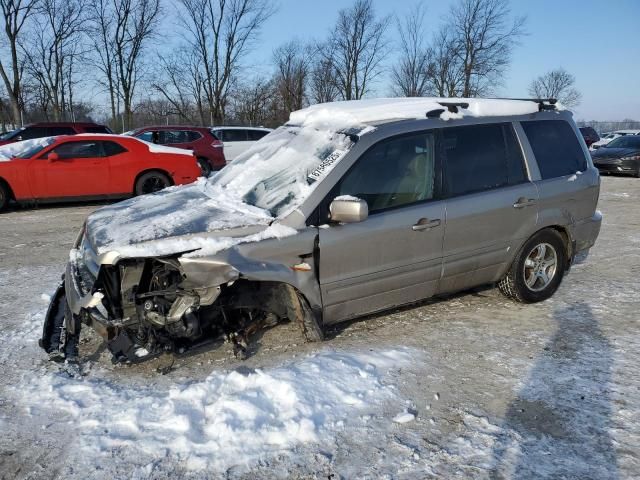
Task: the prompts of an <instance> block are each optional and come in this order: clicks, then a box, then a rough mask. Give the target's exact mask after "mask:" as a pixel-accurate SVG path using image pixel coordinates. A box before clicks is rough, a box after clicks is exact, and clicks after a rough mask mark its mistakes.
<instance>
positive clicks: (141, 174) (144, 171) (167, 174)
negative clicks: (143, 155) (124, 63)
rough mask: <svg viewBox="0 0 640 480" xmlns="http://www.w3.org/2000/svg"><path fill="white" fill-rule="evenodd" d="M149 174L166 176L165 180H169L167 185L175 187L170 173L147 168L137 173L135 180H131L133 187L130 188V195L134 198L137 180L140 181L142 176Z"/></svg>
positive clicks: (162, 169) (160, 169)
mask: <svg viewBox="0 0 640 480" xmlns="http://www.w3.org/2000/svg"><path fill="white" fill-rule="evenodd" d="M151 172H158V173H162V174H163V175H166V176H167V178H168V179H169V183H170V184H171V185H175V181H174V180H173V177H172V176H171V173H169V172H168V171H167V170H165V169H164V168H158V167H153V168H147V169H145V170H142V171H141V172H139V173H138V174H137V175H136V178H134V180H133V186H132V188H131V192H132V194H133V195H134V196H135V194H136V185H137V184H138V180H140V177H142V176H143V175H145V174H146V173H151Z"/></svg>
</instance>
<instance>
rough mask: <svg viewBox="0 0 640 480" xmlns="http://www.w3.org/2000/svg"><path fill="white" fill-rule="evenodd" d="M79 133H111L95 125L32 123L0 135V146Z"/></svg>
mask: <svg viewBox="0 0 640 480" xmlns="http://www.w3.org/2000/svg"><path fill="white" fill-rule="evenodd" d="M79 133H112V132H111V130H109V127H105V126H104V125H98V124H97V123H89V122H84V123H79V122H41V123H32V124H31V125H27V126H26V127H22V128H18V129H16V130H13V131H11V132H7V133H5V134H3V135H0V145H6V144H8V143H14V142H22V141H24V140H32V139H34V138H44V137H55V136H56V135H77V134H79Z"/></svg>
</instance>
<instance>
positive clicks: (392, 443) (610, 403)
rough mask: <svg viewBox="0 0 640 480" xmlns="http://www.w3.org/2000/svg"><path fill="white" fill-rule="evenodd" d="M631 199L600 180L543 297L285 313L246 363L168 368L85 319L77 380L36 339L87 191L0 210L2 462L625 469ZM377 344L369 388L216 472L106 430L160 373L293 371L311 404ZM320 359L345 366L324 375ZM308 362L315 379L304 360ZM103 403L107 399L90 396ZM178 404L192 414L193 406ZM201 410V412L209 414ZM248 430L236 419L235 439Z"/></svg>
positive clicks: (638, 341)
mask: <svg viewBox="0 0 640 480" xmlns="http://www.w3.org/2000/svg"><path fill="white" fill-rule="evenodd" d="M639 201H640V181H638V180H636V179H630V178H618V177H605V178H603V187H602V193H601V198H600V206H599V208H600V209H601V210H602V212H603V214H604V223H603V226H602V232H601V234H600V238H599V239H598V242H597V244H596V246H595V247H594V248H593V249H592V251H591V255H590V256H589V258H588V260H587V261H586V262H585V263H583V264H580V265H576V266H575V267H574V268H573V269H572V271H571V273H570V274H569V276H567V277H566V278H565V280H564V282H563V284H562V285H561V287H560V289H559V291H558V292H557V294H556V295H555V296H554V297H553V298H552V299H550V300H548V301H546V302H543V303H541V304H536V305H519V304H515V303H512V302H511V301H509V300H507V299H505V298H504V297H502V296H501V295H500V294H499V293H498V292H497V290H494V289H490V288H487V289H477V290H474V291H471V292H464V293H462V294H459V295H455V296H452V297H448V298H444V299H437V300H432V301H429V302H426V303H424V304H422V305H420V306H417V307H413V308H404V309H400V310H398V311H394V312H391V313H388V314H384V315H378V316H373V317H369V318H366V319H363V320H360V321H356V322H352V323H349V324H346V325H344V326H342V327H341V328H340V329H338V330H334V331H332V332H330V334H329V339H328V340H327V341H326V342H323V343H321V344H304V343H303V342H302V339H301V336H300V334H299V332H297V330H296V329H295V328H294V327H293V326H291V325H281V326H278V327H276V328H274V329H271V330H269V331H267V332H265V333H264V334H263V335H262V336H261V337H260V338H259V339H257V341H256V342H255V344H254V345H253V346H252V353H253V355H252V356H251V357H250V358H249V359H248V360H246V361H244V362H239V361H237V360H235V359H233V357H232V355H231V353H230V348H229V346H228V345H221V346H219V347H218V348H213V349H208V350H205V351H202V352H197V353H196V354H195V355H191V356H189V357H184V358H180V359H178V360H177V361H176V363H175V365H174V369H173V371H172V372H171V373H170V374H168V375H166V376H161V375H159V374H157V373H156V368H157V367H158V366H161V365H164V364H166V363H167V362H168V359H167V358H160V359H156V360H153V361H150V362H147V363H145V364H141V365H134V366H113V365H111V363H110V362H109V357H108V355H107V354H106V353H105V352H104V347H103V346H102V345H101V343H100V342H99V341H98V339H97V338H96V337H95V336H93V335H91V334H89V333H88V332H87V333H86V334H85V335H84V338H83V339H82V344H81V354H82V356H83V358H85V359H86V367H85V368H86V371H87V375H86V376H85V377H84V378H83V379H81V380H77V379H66V377H64V375H62V374H60V373H59V372H58V367H56V365H53V364H50V363H49V362H47V361H46V359H45V356H44V354H43V352H42V351H41V350H39V348H38V347H37V339H38V337H39V334H40V328H41V324H42V318H43V314H44V310H45V309H46V306H47V298H48V295H51V294H52V293H53V290H54V288H55V285H56V282H57V281H58V279H59V277H60V273H61V272H62V269H63V266H64V263H65V259H66V258H67V253H68V250H69V248H70V246H71V243H72V241H73V239H74V237H75V235H76V232H77V230H78V229H79V227H80V225H81V223H82V221H83V219H84V217H85V216H86V215H87V214H88V213H90V212H91V211H92V210H93V209H95V208H96V206H95V205H93V206H71V207H57V208H42V209H37V210H30V209H16V210H14V211H10V212H8V213H4V214H2V215H0V232H2V234H1V235H0V325H2V330H1V332H0V345H2V346H1V347H0V372H1V375H0V432H2V435H0V478H2V479H4V478H6V479H13V478H30V479H31V478H79V479H80V478H82V479H84V478H219V477H223V478H256V477H259V478H263V477H264V478H354V477H356V478H581V479H584V478H594V479H605V478H637V475H638V472H640V422H639V421H638V418H640V417H639V413H640V411H639V410H640V332H639V329H638V321H639V319H640V314H639V313H638V312H639V311H640V300H639V299H638V292H639V291H640V288H639V287H640V280H639V278H640V210H639V209H638V204H639ZM376 352H402V354H401V357H402V358H403V360H402V361H400V360H398V362H397V364H395V365H393V366H391V367H389V366H388V365H387V366H385V367H384V368H382V367H380V368H379V373H377V374H376V375H373V376H372V378H373V379H374V380H373V382H374V383H372V384H371V385H372V386H371V391H374V393H375V392H378V393H376V394H375V395H369V396H366V395H367V392H365V398H367V399H371V400H370V401H368V402H366V401H365V402H362V403H363V404H362V405H360V406H346V407H345V406H344V405H342V406H340V408H336V409H334V410H335V411H334V412H333V414H332V415H333V416H331V415H329V414H327V416H326V417H323V418H324V421H323V420H322V419H321V418H320V417H319V416H318V415H316V414H315V413H314V414H313V415H312V417H310V418H313V419H315V421H316V425H319V426H318V427H317V428H318V429H320V430H319V432H318V436H317V438H316V439H315V440H314V439H310V440H308V441H302V440H301V441H296V442H292V441H289V442H288V443H287V442H285V443H284V444H283V446H282V447H281V448H275V449H274V448H265V449H264V450H263V451H258V452H257V453H256V451H255V448H254V449H253V450H248V449H244V450H243V447H242V444H238V446H236V447H234V448H236V450H234V451H233V453H234V454H238V458H237V461H236V462H233V461H231V463H229V461H226V464H225V466H224V468H223V469H222V470H220V469H216V468H214V466H213V464H212V463H207V462H206V461H205V462H204V463H203V464H202V463H201V464H194V463H193V462H192V461H190V457H189V455H188V454H186V455H185V450H184V448H183V449H181V447H180V442H178V441H177V439H178V438H180V439H183V437H182V436H180V437H176V441H172V440H170V439H169V440H166V441H165V442H164V443H162V442H158V438H159V437H157V436H155V437H154V435H155V433H154V431H153V428H151V427H150V426H147V428H146V430H145V429H142V430H140V429H139V430H136V432H135V433H134V434H128V435H127V436H117V435H115V434H114V433H113V432H110V429H109V428H104V427H105V425H109V422H115V419H116V417H117V416H118V413H119V412H122V413H123V414H127V412H129V413H130V411H129V410H128V409H129V407H130V404H131V403H138V404H140V405H141V406H140V408H138V410H135V411H136V412H141V411H142V410H143V409H144V408H146V407H145V405H146V404H145V403H144V399H145V398H146V397H145V396H149V395H151V396H154V398H155V397H157V398H158V399H160V401H161V400H162V399H163V398H164V397H163V395H164V394H165V392H167V391H172V389H176V388H177V389H178V390H180V391H185V390H186V389H188V388H191V387H194V388H196V387H198V388H199V387H200V386H203V385H205V386H207V388H209V390H207V392H208V395H213V396H215V395H217V394H218V393H217V390H215V389H212V387H211V385H213V384H215V382H213V380H212V378H213V379H214V380H215V381H218V380H219V378H222V377H221V375H226V374H228V373H229V372H241V373H242V372H245V373H244V374H246V375H247V378H254V377H252V376H251V375H254V373H251V372H256V370H254V369H260V372H264V373H263V374H264V375H267V377H268V378H274V379H279V380H278V381H281V380H282V381H283V382H285V380H286V379H288V378H290V377H291V378H294V379H295V378H296V375H293V376H291V375H290V372H292V371H296V372H297V375H298V377H297V378H298V379H299V381H300V385H302V386H303V387H304V388H305V389H307V390H308V391H307V394H306V396H305V397H304V398H305V401H307V402H308V404H309V405H313V404H314V403H317V404H322V402H324V401H326V402H329V403H330V402H332V401H334V400H336V399H340V398H342V397H344V396H345V395H346V393H345V392H348V390H349V378H348V375H351V374H354V373H353V372H360V375H361V376H362V375H363V374H362V371H361V370H358V368H359V367H357V368H356V367H354V368H356V369H355V370H353V372H352V370H349V369H348V368H347V367H345V368H344V369H343V370H340V368H338V367H336V365H338V366H339V365H347V366H349V365H356V366H357V365H358V364H357V363H353V362H351V360H350V359H361V358H363V357H362V356H363V355H365V354H369V355H375V354H376ZM372 358H374V357H372ZM375 358H377V357H375ZM394 358H396V357H394ZM397 358H400V357H397ZM336 359H338V360H337V363H336ZM375 361H376V360H375V359H374V360H371V362H372V363H374V364H375ZM350 362H351V363H350ZM296 365H301V366H303V365H306V366H307V367H308V368H307V367H305V368H301V369H300V370H295V368H296ZM323 365H328V366H331V368H334V370H331V371H335V372H338V373H337V374H336V375H338V376H341V377H345V376H347V378H339V379H337V378H335V379H332V378H331V376H330V375H327V374H325V375H322V369H323V368H324V367H323ZM312 367H313V368H312ZM372 368H373V367H372ZM314 369H315V370H314ZM318 369H319V370H320V371H319V373H318V379H319V380H318V382H316V383H318V384H319V387H320V388H318V389H317V391H316V390H313V388H312V387H313V384H314V382H313V380H314V379H313V376H312V374H310V373H309V371H317V370H318ZM327 371H329V370H327ZM246 372H250V373H246ZM283 372H284V373H283ZM340 372H344V373H340ZM355 375H357V373H355ZM365 376H366V375H365ZM283 379H284V380H283ZM212 382H213V383H212ZM294 383H295V382H294ZM353 383H354V385H355V384H356V383H357V384H358V385H360V386H362V385H363V383H362V381H361V380H358V381H357V382H356V380H355V378H354V382H353ZM285 384H286V382H285V383H283V385H285ZM216 385H217V384H216ZM286 385H288V384H286ZM286 385H285V386H286ZM365 385H366V384H365ZM294 386H295V385H294ZM220 388H222V387H220ZM359 388H360V387H359ZM365 389H366V387H365ZM60 392H66V393H65V395H66V397H65V401H66V403H64V402H62V403H61V400H60V395H61V393H60ZM73 392H76V393H75V396H74V393H73ZM105 392H106V393H105ZM136 392H138V395H137V396H136ZM140 392H142V393H140ZM336 392H338V393H336ZM302 393H303V392H298V394H300V395H301V394H302ZM241 394H242V391H241V390H238V391H232V392H231V393H230V394H229V395H230V396H228V397H225V398H226V399H227V400H229V399H231V400H233V399H236V400H237V399H238V398H239V395H241ZM85 396H86V398H87V400H86V402H85V401H83V397H85ZM119 396H122V397H123V398H119ZM301 398H302V397H301ZM70 399H71V400H70ZM88 399H93V403H91V402H90V401H89V400H88ZM69 401H73V402H74V408H73V409H70V408H68V404H69ZM96 402H97V403H96ZM100 402H103V405H104V410H105V412H106V413H104V414H101V413H100V411H96V405H98V407H101V405H100ZM338 403H339V402H338ZM349 405H351V404H349ZM354 405H355V404H354ZM63 406H66V407H65V408H62V407H63ZM152 407H153V408H155V406H154V405H152V406H151V407H149V408H152ZM109 409H111V410H109ZM403 412H404V413H405V415H400V416H399V417H398V415H399V414H402V413H403ZM276 413H278V412H276ZM407 413H408V415H406V414H407ZM187 416H188V417H189V418H190V421H191V422H192V423H193V422H194V415H193V414H191V416H189V415H187ZM204 418H205V419H206V418H207V417H204ZM327 419H329V420H331V421H328V420H327ZM394 419H395V421H394ZM133 421H134V422H135V419H133ZM200 422H201V424H200V425H199V426H198V425H196V426H197V427H198V428H200V429H202V428H206V425H204V424H202V423H205V424H206V422H207V420H202V419H201V420H200ZM196 423H197V422H196ZM183 433H184V432H183ZM187 433H189V434H192V433H193V431H191V430H188V431H187ZM251 433H252V432H251V431H250V429H249V430H246V429H245V430H243V429H242V428H241V427H240V426H239V427H237V434H238V436H239V438H240V439H241V440H242V439H246V440H247V441H248V440H249V439H250V435H251ZM242 435H244V437H243V436H242ZM151 437H153V439H154V440H155V443H150V442H149V441H148V440H149V438H151ZM163 438H164V437H163ZM296 438H298V437H296ZM300 438H301V437H300ZM107 440H108V441H107ZM191 441H192V442H195V443H190V444H189V445H191V446H193V445H195V444H197V442H198V441H199V440H198V439H196V440H193V439H192V440H191ZM254 443H255V442H254ZM96 445H99V447H100V448H98V447H97V446H96ZM149 445H153V446H154V448H156V450H155V451H154V450H150V448H149ZM254 446H255V445H254ZM190 448H191V447H190ZM216 448H220V450H219V454H218V457H219V458H232V457H231V456H230V455H227V454H228V453H229V452H227V451H225V447H224V445H223V446H222V447H216ZM247 448H248V447H247ZM252 448H253V447H252ZM243 454H246V456H244V457H243ZM225 455H227V456H226V457H225Z"/></svg>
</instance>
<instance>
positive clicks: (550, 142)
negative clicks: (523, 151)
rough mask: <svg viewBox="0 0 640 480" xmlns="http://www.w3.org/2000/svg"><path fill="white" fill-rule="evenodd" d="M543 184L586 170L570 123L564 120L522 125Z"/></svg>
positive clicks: (539, 121)
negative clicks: (550, 179)
mask: <svg viewBox="0 0 640 480" xmlns="http://www.w3.org/2000/svg"><path fill="white" fill-rule="evenodd" d="M521 124H522V128H523V129H524V131H525V133H526V135H527V138H528V139H529V143H530V144H531V148H532V150H533V154H534V155H535V157H536V161H537V162H538V168H539V169H540V175H541V176H542V179H543V180H546V179H548V178H555V177H563V176H565V175H571V174H574V173H576V172H582V171H584V170H586V169H587V160H586V158H585V154H584V151H583V150H582V146H581V145H580V142H579V141H578V138H577V137H576V134H575V132H574V130H573V128H571V125H569V123H567V122H565V121H563V120H534V121H530V122H521Z"/></svg>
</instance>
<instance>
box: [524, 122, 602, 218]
mask: <svg viewBox="0 0 640 480" xmlns="http://www.w3.org/2000/svg"><path fill="white" fill-rule="evenodd" d="M520 124H521V125H522V129H523V130H524V132H525V134H526V136H527V139H528V141H529V144H530V145H531V150H532V151H533V154H534V156H535V159H536V164H537V166H538V169H539V170H540V177H541V178H540V179H539V180H537V181H536V182H535V183H536V185H537V187H538V191H539V192H540V204H539V206H538V210H539V212H540V222H541V223H542V224H547V222H546V220H545V219H546V218H549V217H550V218H554V219H557V217H558V216H559V217H561V218H564V219H565V221H566V224H570V223H573V222H578V221H580V220H583V219H587V218H590V217H591V216H592V215H593V213H594V211H595V209H596V205H597V203H598V195H599V191H600V182H599V176H598V172H597V170H596V169H594V168H591V169H589V168H588V161H587V156H588V155H589V153H588V151H586V150H585V149H584V148H583V146H582V145H581V142H580V141H579V140H578V137H577V135H576V131H575V129H574V126H573V125H572V124H570V123H569V122H567V121H564V120H532V121H528V122H520ZM554 222H557V220H554Z"/></svg>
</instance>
